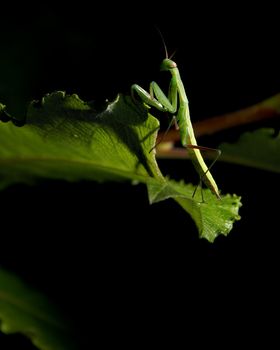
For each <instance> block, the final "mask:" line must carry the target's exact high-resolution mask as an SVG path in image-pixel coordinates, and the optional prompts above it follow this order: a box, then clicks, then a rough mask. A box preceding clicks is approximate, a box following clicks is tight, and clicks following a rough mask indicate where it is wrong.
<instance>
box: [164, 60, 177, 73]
mask: <svg viewBox="0 0 280 350" xmlns="http://www.w3.org/2000/svg"><path fill="white" fill-rule="evenodd" d="M173 68H177V64H176V62H174V61H172V60H171V59H170V58H165V59H164V60H163V61H162V63H161V65H160V70H161V71H165V70H170V69H173Z"/></svg>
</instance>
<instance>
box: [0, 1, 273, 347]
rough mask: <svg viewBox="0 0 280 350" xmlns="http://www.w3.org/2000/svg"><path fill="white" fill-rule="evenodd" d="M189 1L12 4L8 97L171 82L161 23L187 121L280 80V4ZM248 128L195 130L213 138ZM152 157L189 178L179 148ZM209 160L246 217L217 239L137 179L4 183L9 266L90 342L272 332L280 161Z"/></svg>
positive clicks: (88, 94)
mask: <svg viewBox="0 0 280 350" xmlns="http://www.w3.org/2000/svg"><path fill="white" fill-rule="evenodd" d="M99 6H100V4H99ZM182 6H183V5H181V4H175V2H173V3H170V4H166V5H163V4H161V5H156V4H154V5H151V3H150V4H145V3H136V2H135V3H134V2H133V3H132V2H130V4H129V5H128V4H127V5H122V4H120V3H118V4H115V5H111V4H105V6H103V8H101V7H98V9H97V8H94V7H91V5H84V4H75V5H70V4H68V5H67V6H66V5H64V6H61V7H58V6H57V5H56V6H54V5H47V4H44V5H37V6H36V7H33V8H30V9H27V8H26V7H25V8H24V11H23V10H21V9H19V8H18V9H17V10H15V9H14V10H7V12H6V13H5V16H4V17H3V18H2V21H1V23H0V28H1V34H0V35H1V49H0V50H1V55H0V56H1V58H0V62H1V65H0V71H1V75H2V79H1V85H0V86H1V90H0V98H1V102H2V103H5V104H6V105H7V107H8V111H9V112H10V113H13V114H14V115H18V116H19V115H24V113H25V110H26V105H27V102H28V101H30V100H32V99H37V98H41V97H42V95H43V94H45V93H47V92H51V91H53V90H66V92H67V93H77V94H78V95H79V96H80V97H81V98H82V99H85V100H93V99H95V100H100V101H102V100H104V99H106V98H109V99H112V98H114V97H115V96H116V94H117V93H119V92H123V93H129V92H130V86H131V85H132V84H133V83H139V84H140V85H141V86H143V87H146V88H147V87H148V84H149V82H150V81H151V80H154V79H155V80H157V81H160V82H162V83H163V84H164V82H165V81H166V82H167V81H168V78H169V76H165V75H164V74H163V73H159V64H160V62H161V60H162V58H163V56H164V50H163V47H162V42H161V39H160V37H159V35H158V33H157V31H156V29H155V25H156V26H157V27H159V28H160V30H161V31H162V34H163V36H164V38H165V40H166V44H167V46H168V48H169V50H170V52H172V51H174V50H177V51H176V55H175V58H174V60H176V62H177V64H178V66H179V69H180V72H181V76H182V79H183V81H184V83H185V86H186V89H187V93H188V96H189V100H190V108H191V114H192V119H193V120H199V119H203V118H207V117H210V116H214V115H218V114H223V113H226V112H230V111H234V110H237V109H240V108H243V107H246V106H249V105H252V104H254V103H256V102H259V101H261V100H262V99H265V98H267V97H269V96H271V95H273V94H275V93H278V92H279V52H278V46H279V38H278V36H279V29H278V24H277V18H275V17H276V15H275V14H276V13H277V11H276V9H274V8H272V7H270V6H268V5H267V7H266V6H262V7H257V5H255V4H254V6H253V7H251V8H249V9H246V8H245V7H239V6H237V5H236V4H235V5H230V4H227V6H225V7H221V6H220V5H219V6H214V5H213V4H211V5H208V6H206V5H205V4H197V5H196V6H194V5H193V4H192V5H191V4H189V3H186V7H185V8H183V7H182ZM164 78H166V80H165V79H164ZM15 101H16V103H15ZM264 125H265V126H267V124H264ZM272 126H275V127H276V128H277V127H278V126H277V124H276V123H275V125H272ZM247 129H248V128H246V129H245V128H243V129H242V130H239V129H236V130H233V131H230V132H226V133H222V134H219V135H215V136H213V137H211V138H203V139H201V140H199V142H200V143H201V144H204V145H207V146H211V147H216V146H218V144H219V142H221V141H228V140H230V141H235V140H236V139H237V138H238V136H239V134H240V133H241V132H242V131H244V130H247ZM249 129H250V128H249ZM159 164H160V167H161V169H162V171H163V173H164V174H169V175H170V176H172V177H173V178H175V179H181V178H184V179H185V180H186V181H189V180H191V181H193V182H195V181H196V177H195V175H194V174H193V173H192V170H191V165H189V164H186V162H185V161H178V160H177V161H175V160H173V161H166V160H161V161H160V163H159ZM213 173H214V174H215V178H216V179H217V182H218V184H219V186H220V188H221V189H222V192H223V193H227V192H229V193H236V194H238V195H241V196H242V198H243V200H242V202H243V207H242V208H241V210H240V214H241V216H242V220H241V221H239V222H237V223H236V224H235V225H234V228H233V230H232V232H231V233H230V235H229V236H228V237H219V238H218V239H217V240H216V241H215V243H214V244H210V243H208V242H206V241H205V240H200V239H199V238H198V234H197V231H196V228H195V226H194V224H193V222H192V220H190V219H189V218H188V216H187V215H186V214H185V213H184V211H183V210H182V209H181V208H180V207H179V206H178V205H177V204H176V203H175V202H174V203H173V202H172V201H171V200H170V201H165V202H163V203H159V204H155V205H153V206H149V204H148V199H147V193H146V189H145V187H144V186H140V185H139V186H131V185H130V184H114V183H112V184H104V185H99V184H98V185H97V184H94V183H85V182H81V183H77V184H67V183H64V182H58V181H57V182H41V183H39V184H38V186H36V187H28V186H22V185H16V186H13V187H11V188H8V189H6V190H5V191H3V192H1V194H0V212H1V224H2V225H1V227H2V229H1V245H0V264H1V265H2V266H3V267H6V268H8V269H10V270H11V271H14V272H16V273H17V274H19V275H20V276H21V277H23V278H24V279H25V280H26V281H27V282H29V283H30V284H31V285H33V286H35V287H37V288H39V289H40V290H42V291H43V292H45V293H46V294H47V295H48V296H49V297H50V298H52V299H53V300H54V301H55V302H56V303H57V304H58V305H59V306H61V307H62V308H63V310H64V311H65V312H66V314H67V315H68V317H69V318H71V319H72V320H73V321H74V322H75V324H76V327H77V328H76V332H77V334H81V335H82V338H83V341H84V344H90V348H91V347H92V348H93V346H95V345H96V344H97V342H99V341H100V340H102V342H103V344H104V346H106V344H109V343H111V344H112V343H113V344H122V346H133V347H134V346H135V344H142V345H144V344H145V345H146V344H147V342H148V339H149V344H153V345H156V344H158V342H160V343H161V342H163V343H167V342H170V344H172V346H174V343H175V342H176V341H178V339H179V340H182V336H183V341H184V344H185V345H188V344H190V342H191V339H193V337H194V338H195V340H196V342H197V344H198V343H199V342H200V341H201V340H202V339H206V341H208V342H209V343H213V344H214V343H219V342H222V341H221V335H222V334H223V335H226V336H227V337H228V339H230V341H231V342H233V341H236V340H237V339H240V338H241V336H244V337H245V339H247V340H246V341H249V342H250V341H251V339H252V338H255V340H256V339H259V340H260V339H261V337H262V335H263V332H264V326H265V325H269V327H270V330H271V334H270V335H269V337H268V336H266V339H268V338H269V339H271V335H273V328H272V324H270V322H269V320H270V319H271V315H270V313H271V312H272V313H273V312H275V310H276V308H277V304H278V302H277V288H276V285H277V279H278V275H279V273H278V265H279V257H278V243H279V238H278V233H279V229H278V220H277V214H278V205H277V203H278V201H279V194H280V193H279V182H278V175H276V174H273V173H269V172H265V171H260V170H256V169H250V168H246V167H241V166H235V165H228V164H223V163H221V162H220V163H217V164H216V165H215V169H214V170H213ZM232 320H236V321H235V322H234V325H233V324H232V323H231V322H232ZM264 320H265V321H264ZM250 327H253V329H254V332H253V333H250V331H249V328H250ZM194 330H196V331H197V333H196V332H194ZM256 334H257V335H256ZM2 339H3V341H4V339H5V340H6V339H7V338H6V337H4V336H3V337H2V338H0V342H1V341H2ZM151 339H152V340H151ZM237 341H238V340H237ZM244 341H245V340H244ZM244 341H243V343H244ZM9 342H11V338H9ZM10 344H11V343H10ZM22 346H23V345H22ZM11 348H13V347H11ZM1 349H2V347H1Z"/></svg>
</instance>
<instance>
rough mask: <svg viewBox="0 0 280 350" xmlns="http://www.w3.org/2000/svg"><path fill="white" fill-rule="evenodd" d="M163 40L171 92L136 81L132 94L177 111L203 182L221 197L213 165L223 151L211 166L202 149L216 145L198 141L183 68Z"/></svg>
mask: <svg viewBox="0 0 280 350" xmlns="http://www.w3.org/2000/svg"><path fill="white" fill-rule="evenodd" d="M162 39H163V38H162ZM163 44H164V48H165V53H166V57H165V58H164V60H163V61H162V63H161V66H160V70H161V71H169V72H170V73H171V81H170V85H169V91H168V96H166V95H165V94H164V92H163V91H162V90H161V88H160V87H159V85H158V84H157V83H156V82H154V81H152V82H151V83H150V90H149V92H147V91H146V90H144V89H143V88H142V87H141V86H139V85H137V84H133V85H132V86H131V94H132V96H134V94H135V93H137V95H138V96H139V97H140V99H141V100H142V101H143V102H144V103H145V104H146V105H148V106H151V107H155V108H156V109H158V110H160V111H163V112H168V113H170V114H172V115H173V119H172V122H175V124H176V125H177V126H178V128H179V131H180V139H181V143H182V146H184V147H186V148H187V149H188V152H189V155H190V159H191V161H192V163H193V165H194V167H195V169H196V171H197V172H198V174H199V178H200V182H199V185H201V182H202V181H203V182H204V184H205V185H206V186H207V187H208V188H209V189H210V190H211V192H212V193H213V194H214V195H215V196H216V197H217V198H218V199H221V197H220V194H219V189H218V186H217V184H216V182H215V180H214V178H213V176H212V174H211V173H210V169H211V167H212V166H213V164H214V163H215V161H216V160H217V159H218V157H219V156H220V154H221V151H220V150H215V151H216V152H217V157H216V158H215V159H214V161H213V162H212V163H211V164H210V166H209V167H207V165H206V164H205V162H204V159H203V157H202V155H201V152H200V151H201V150H204V151H207V150H214V149H211V148H208V147H202V146H198V145H197V141H196V138H195V134H194V130H193V127H192V122H191V118H190V112H189V102H188V98H187V95H186V92H185V88H184V84H183V82H182V80H181V77H180V73H179V69H178V67H177V64H176V63H175V62H174V61H173V60H172V59H171V58H172V56H171V57H170V58H168V53H167V48H166V45H165V42H164V40H163ZM178 97H179V106H178ZM176 113H177V114H176ZM175 114H176V115H175ZM172 122H171V123H172ZM170 126H171V125H170ZM168 129H169V128H168ZM197 187H198V186H197ZM197 187H196V189H197ZM196 189H195V191H194V193H193V197H194V195H195V192H196ZM202 201H203V202H204V200H203V194H202Z"/></svg>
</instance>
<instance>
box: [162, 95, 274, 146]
mask: <svg viewBox="0 0 280 350" xmlns="http://www.w3.org/2000/svg"><path fill="white" fill-rule="evenodd" d="M279 116H280V93H278V94H276V95H274V96H272V97H270V98H268V99H266V100H264V101H262V102H260V103H257V104H255V105H253V106H251V107H247V108H244V109H241V110H239V111H236V112H232V113H226V114H223V115H221V116H216V117H212V118H209V119H205V120H202V121H198V122H195V123H194V124H193V128H194V131H195V135H196V136H197V137H200V136H204V135H211V134H214V133H216V132H219V131H222V130H226V129H229V128H233V127H237V126H240V125H246V124H250V123H255V122H258V121H260V120H267V119H271V118H275V117H279ZM162 135H163V134H162V132H160V133H159V136H158V137H159V139H160V138H161V137H162ZM179 140H180V135H179V132H178V131H176V130H171V131H170V132H169V133H168V134H167V135H166V137H164V142H168V141H173V142H176V141H179Z"/></svg>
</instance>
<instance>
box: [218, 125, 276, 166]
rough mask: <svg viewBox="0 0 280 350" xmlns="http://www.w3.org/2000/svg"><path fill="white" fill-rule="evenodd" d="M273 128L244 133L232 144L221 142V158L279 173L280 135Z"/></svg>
mask: <svg viewBox="0 0 280 350" xmlns="http://www.w3.org/2000/svg"><path fill="white" fill-rule="evenodd" d="M274 135H275V131H274V130H273V129H259V130H256V131H253V132H246V133H244V134H243V135H242V136H241V137H240V139H239V140H238V141H237V142H236V143H233V144H229V143H223V144H222V145H221V146H220V147H219V148H220V149H221V151H222V156H221V158H222V159H223V160H224V161H227V162H230V163H236V164H241V165H246V166H251V167H254V168H259V169H264V170H269V171H273V172H277V173H280V135H279V134H278V135H277V136H274Z"/></svg>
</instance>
